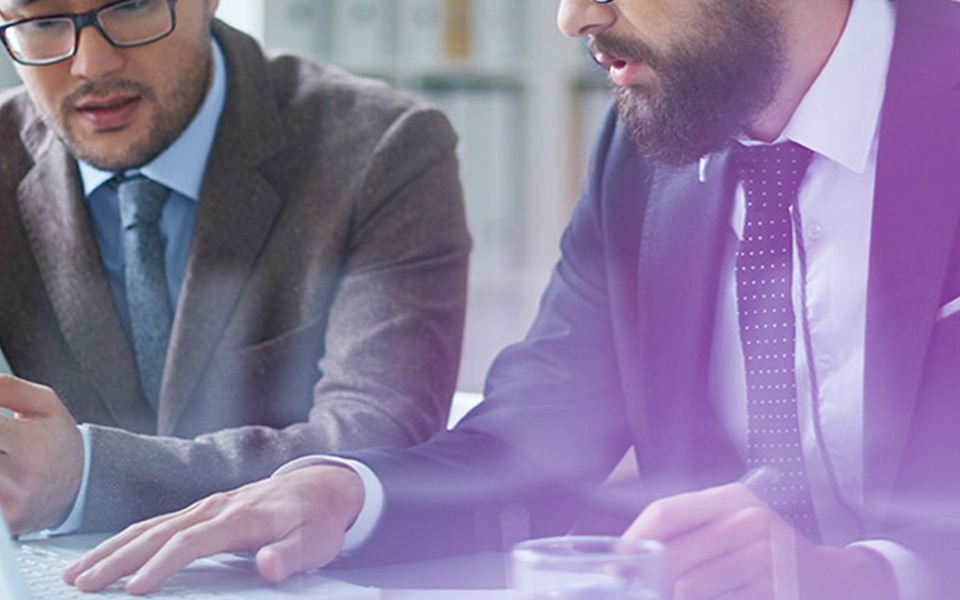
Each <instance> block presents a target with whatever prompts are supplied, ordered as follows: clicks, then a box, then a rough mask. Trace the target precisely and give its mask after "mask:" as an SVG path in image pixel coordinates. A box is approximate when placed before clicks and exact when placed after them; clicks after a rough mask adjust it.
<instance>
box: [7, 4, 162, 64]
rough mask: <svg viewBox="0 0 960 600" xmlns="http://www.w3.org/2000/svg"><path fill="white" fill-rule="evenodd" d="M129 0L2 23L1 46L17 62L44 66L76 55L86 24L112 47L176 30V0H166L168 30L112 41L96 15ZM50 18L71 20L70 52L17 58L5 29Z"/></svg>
mask: <svg viewBox="0 0 960 600" xmlns="http://www.w3.org/2000/svg"><path fill="white" fill-rule="evenodd" d="M130 1H131V0H114V1H113V2H108V3H107V4H104V5H103V6H100V7H98V8H95V9H93V10H88V11H86V12H82V13H63V14H56V15H44V16H42V17H29V18H27V19H18V20H16V21H11V22H10V23H4V24H3V25H0V41H2V42H3V46H4V48H6V49H7V54H9V55H10V58H12V59H13V60H14V61H16V62H17V63H19V64H21V65H25V66H28V67H45V66H47V65H55V64H57V63H61V62H63V61H65V60H67V59H70V58H73V57H74V56H76V54H77V49H78V48H79V46H80V31H82V30H83V28H84V27H87V26H93V27H94V28H95V29H96V30H97V31H99V32H100V35H102V36H103V39H105V40H107V42H109V44H110V45H111V46H113V47H114V48H136V47H138V46H146V45H147V44H152V43H154V42H158V41H160V40H162V39H163V38H165V37H167V36H169V35H170V34H171V33H173V32H174V30H176V28H177V11H176V5H177V0H166V2H167V6H168V7H169V9H170V29H169V31H167V32H166V33H164V34H163V35H160V36H157V37H154V38H151V39H148V40H145V41H142V42H135V43H132V44H120V43H117V42H115V41H113V39H112V38H111V37H110V35H109V34H108V33H107V32H106V31H104V30H103V25H101V24H100V20H99V19H98V16H99V14H100V13H101V12H103V11H105V10H108V9H111V8H113V7H115V6H119V5H121V4H124V3H125V2H130ZM50 19H70V20H71V21H73V49H72V50H71V51H70V54H67V55H66V56H61V57H58V58H53V59H50V60H45V61H27V60H23V59H20V58H17V57H16V56H15V55H14V53H13V50H12V49H11V48H10V44H9V43H7V29H10V28H11V27H15V26H17V25H22V24H23V23H29V22H31V21H46V20H50Z"/></svg>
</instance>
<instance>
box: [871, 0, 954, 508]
mask: <svg viewBox="0 0 960 600" xmlns="http://www.w3.org/2000/svg"><path fill="white" fill-rule="evenodd" d="M917 4H919V3H911V2H901V3H899V5H900V6H899V10H900V15H899V17H898V23H897V34H896V41H895V43H894V50H893V56H892V59H891V65H890V71H889V75H888V83H887V91H886V97H885V100H884V108H883V125H882V128H881V135H880V149H879V156H878V164H877V185H876V192H875V199H874V217H873V227H872V234H871V235H872V238H871V251H870V273H869V280H868V292H867V332H866V359H865V361H866V362H865V374H864V376H865V384H864V421H865V427H864V436H865V448H866V454H865V456H864V466H865V478H866V483H867V486H868V489H872V490H880V491H883V490H889V489H890V486H892V484H893V480H894V477H895V475H896V470H897V467H898V464H899V458H900V455H901V452H902V449H903V446H904V443H905V441H906V435H907V431H908V428H909V425H910V420H911V415H912V412H913V405H914V402H915V400H916V395H917V391H918V387H919V382H920V378H921V375H922V369H923V364H924V351H925V349H926V346H927V342H928V339H929V337H930V333H931V329H932V327H933V323H934V320H935V317H936V313H937V309H938V305H939V300H940V295H941V288H942V286H943V282H944V277H945V274H946V270H947V266H948V260H949V255H950V249H951V247H952V245H953V240H954V236H955V235H956V232H957V224H958V216H960V195H958V194H960V144H958V142H957V140H960V92H958V88H957V82H958V81H960V76H958V73H960V69H958V60H957V57H960V37H958V35H957V32H956V31H955V30H954V28H953V27H951V25H952V24H955V23H956V19H953V20H951V19H943V18H938V17H937V13H935V12H934V11H930V10H926V9H928V8H929V6H926V5H923V4H920V5H919V6H916V5H917ZM940 5H947V7H946V10H957V7H956V6H953V5H951V3H950V2H942V3H940ZM930 6H933V4H932V3H931V4H930ZM920 9H924V11H925V12H924V11H921V10H920ZM914 11H915V12H916V14H915V12H914ZM941 16H943V15H942V14H941Z"/></svg>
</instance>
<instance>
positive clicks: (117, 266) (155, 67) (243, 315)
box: [0, 0, 469, 532]
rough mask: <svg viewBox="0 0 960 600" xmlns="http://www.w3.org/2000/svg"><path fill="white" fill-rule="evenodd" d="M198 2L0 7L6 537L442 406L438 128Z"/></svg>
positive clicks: (448, 223) (361, 440) (404, 428)
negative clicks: (4, 60) (263, 43)
mask: <svg viewBox="0 0 960 600" xmlns="http://www.w3.org/2000/svg"><path fill="white" fill-rule="evenodd" d="M216 8H217V1H216V0H114V1H110V2H104V1H102V0H101V1H97V0H62V1H61V0H0V21H2V22H0V39H2V42H3V44H4V45H5V47H6V49H7V51H8V52H9V54H10V57H11V58H12V59H13V61H14V62H15V66H16V69H17V72H18V73H19V75H20V77H21V79H22V80H23V83H24V88H18V89H14V90H11V91H8V92H6V93H5V94H4V95H3V96H2V98H0V132H2V133H0V171H2V175H0V346H2V348H3V352H4V354H5V355H6V358H7V360H8V361H9V363H10V365H11V367H12V369H13V371H14V372H15V373H16V377H11V376H0V408H4V409H8V410H9V411H12V412H13V413H14V414H13V415H12V416H6V415H0V505H2V509H3V514H4V517H5V518H6V520H7V522H8V523H9V524H10V526H11V529H12V530H13V531H15V532H26V531H33V530H38V529H47V528H54V529H56V530H57V531H60V532H69V531H76V530H78V529H79V530H85V531H91V530H115V529H118V528H121V527H123V526H124V525H126V524H129V523H130V522H132V521H135V520H138V519H142V518H145V517H149V516H152V515H156V514H158V513H162V512H165V511H169V510H173V509H177V508H181V507H183V506H186V505H187V504H189V503H190V502H193V501H195V500H197V499H199V498H201V497H204V496H206V495H208V494H210V493H212V492H215V491H219V490H225V489H229V488H233V487H236V486H237V485H240V484H242V483H244V482H248V481H251V480H254V479H258V478H262V477H264V476H266V475H269V474H270V473H271V472H272V471H273V470H274V469H276V468H277V467H278V466H279V465H281V464H283V463H285V462H287V461H289V460H291V459H293V458H295V457H297V456H300V455H303V454H312V453H317V452H332V451H345V450H349V449H356V448H361V447H366V446H380V445H388V446H405V445H409V444H412V443H416V442H418V441H422V440H424V439H426V438H427V437H429V436H430V435H431V434H432V433H433V432H435V431H436V430H437V429H439V428H441V427H442V426H443V425H444V424H445V422H446V415H447V411H448V408H449V399H450V397H451V394H452V391H453V387H454V383H455V377H456V372H457V365H458V361H459V351H460V343H461V336H462V327H463V311H464V297H465V283H466V260H467V255H468V252H469V239H468V236H467V233H466V228H465V222H464V214H463V205H462V199H461V191H460V186H459V183H458V181H457V175H456V173H457V164H456V159H455V154H454V145H455V136H454V134H453V133H452V131H451V129H450V127H449V124H448V123H447V121H446V119H445V118H444V117H443V116H442V115H440V114H439V113H438V112H437V111H436V110H434V109H432V108H429V107H426V106H424V105H421V104H419V103H417V102H415V101H414V100H413V99H411V98H409V97H407V96H406V95H404V94H401V93H399V92H397V91H395V90H392V89H390V88H389V87H387V86H385V85H383V84H380V83H374V82H370V81H365V80H361V79H359V78H355V77H353V76H350V75H348V74H346V73H344V72H342V71H340V70H338V69H335V68H333V67H329V66H324V65H320V64H317V63H313V62H310V61H307V60H305V59H301V58H296V57H292V56H284V55H277V56H270V57H268V56H265V55H264V53H263V52H262V50H261V49H260V48H259V47H258V45H257V44H256V43H255V42H254V41H253V40H252V39H250V38H249V37H247V36H245V35H243V34H241V33H239V32H237V31H235V30H233V29H231V28H229V27H228V26H226V25H225V24H223V23H221V22H218V21H216V20H215V19H214V12H215V10H216ZM6 414H7V415H9V414H10V413H9V412H8V413H6ZM78 424H79V426H78Z"/></svg>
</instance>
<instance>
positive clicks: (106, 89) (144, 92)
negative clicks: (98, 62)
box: [60, 80, 157, 112]
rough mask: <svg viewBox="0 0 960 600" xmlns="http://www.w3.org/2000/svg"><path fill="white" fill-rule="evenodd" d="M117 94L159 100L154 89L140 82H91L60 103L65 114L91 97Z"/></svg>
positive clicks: (71, 93)
mask: <svg viewBox="0 0 960 600" xmlns="http://www.w3.org/2000/svg"><path fill="white" fill-rule="evenodd" d="M116 93H132V94H136V95H138V96H143V97H144V98H146V99H147V100H150V101H153V102H155V101H156V99H157V95H156V94H155V93H154V91H153V88H152V87H150V86H149V85H147V84H145V83H141V82H139V81H128V80H119V81H91V82H89V83H85V84H83V85H81V86H80V87H78V88H77V89H75V90H74V91H72V92H70V94H68V95H67V97H66V98H64V99H63V101H62V102H61V103H60V107H61V109H62V110H63V111H64V112H67V111H70V110H72V109H73V108H75V107H76V106H77V104H79V103H80V102H81V101H82V100H83V99H85V98H88V97H90V96H109V95H111V94H116Z"/></svg>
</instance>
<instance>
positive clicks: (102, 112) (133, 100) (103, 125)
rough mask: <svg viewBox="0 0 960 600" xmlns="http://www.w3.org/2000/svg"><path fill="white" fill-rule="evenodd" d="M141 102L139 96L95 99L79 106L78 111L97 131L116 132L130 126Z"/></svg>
mask: <svg viewBox="0 0 960 600" xmlns="http://www.w3.org/2000/svg"><path fill="white" fill-rule="evenodd" d="M140 100H141V98H140V96H137V95H122V96H111V97H108V98H94V99H89V100H86V101H84V102H83V103H80V104H78V105H77V106H76V111H77V112H78V113H79V114H80V116H81V117H83V118H84V119H85V120H86V121H87V122H89V123H90V124H91V125H92V126H93V128H94V129H95V130H98V131H105V130H116V129H119V128H122V127H125V126H126V125H129V124H130V122H131V121H132V120H133V116H134V113H135V112H136V110H137V107H138V106H139V105H140Z"/></svg>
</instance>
